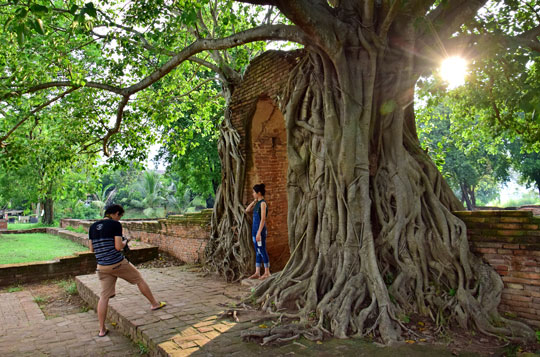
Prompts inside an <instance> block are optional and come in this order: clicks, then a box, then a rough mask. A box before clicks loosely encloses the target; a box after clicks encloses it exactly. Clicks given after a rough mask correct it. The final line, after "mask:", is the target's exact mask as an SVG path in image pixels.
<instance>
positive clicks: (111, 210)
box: [103, 205, 124, 217]
mask: <svg viewBox="0 0 540 357" xmlns="http://www.w3.org/2000/svg"><path fill="white" fill-rule="evenodd" d="M115 213H120V214H124V207H122V206H120V205H110V206H109V207H107V209H106V210H105V214H104V215H103V216H104V217H107V216H108V215H111V214H115Z"/></svg>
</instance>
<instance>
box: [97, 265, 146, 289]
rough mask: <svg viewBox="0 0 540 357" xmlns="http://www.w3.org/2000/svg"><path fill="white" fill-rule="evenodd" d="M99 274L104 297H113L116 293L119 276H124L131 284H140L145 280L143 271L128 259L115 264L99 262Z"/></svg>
mask: <svg viewBox="0 0 540 357" xmlns="http://www.w3.org/2000/svg"><path fill="white" fill-rule="evenodd" d="M97 275H98V278H99V282H100V283H101V297H102V298H111V297H113V296H114V295H115V286H116V279H117V278H122V279H124V280H125V281H127V282H128V283H130V284H138V283H139V282H141V281H143V278H142V276H141V273H139V271H138V270H137V268H135V267H134V266H133V264H131V263H130V262H128V261H127V260H126V259H124V260H122V261H121V262H120V263H116V264H113V265H99V264H98V266H97Z"/></svg>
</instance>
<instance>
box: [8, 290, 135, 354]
mask: <svg viewBox="0 0 540 357" xmlns="http://www.w3.org/2000/svg"><path fill="white" fill-rule="evenodd" d="M97 331H98V321H97V316H96V314H95V313H94V312H92V311H90V312H85V313H79V314H73V315H67V316H63V317H56V318H53V319H50V320H46V319H45V316H44V315H43V313H42V312H41V310H40V309H39V306H38V305H37V304H36V303H35V302H34V301H33V297H32V295H31V294H30V293H29V292H27V291H19V292H14V293H1V294H0V356H134V355H136V354H138V352H139V348H137V347H136V346H135V345H134V344H133V343H132V342H131V341H130V340H129V339H128V338H127V337H125V336H123V335H122V334H119V333H110V336H106V337H103V338H98V337H97V336H96V335H97Z"/></svg>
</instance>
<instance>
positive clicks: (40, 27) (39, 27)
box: [34, 19, 45, 35]
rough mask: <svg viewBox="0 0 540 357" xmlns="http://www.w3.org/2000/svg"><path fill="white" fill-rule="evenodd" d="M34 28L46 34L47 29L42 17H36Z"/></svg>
mask: <svg viewBox="0 0 540 357" xmlns="http://www.w3.org/2000/svg"><path fill="white" fill-rule="evenodd" d="M34 28H35V29H36V31H37V32H38V33H39V34H40V35H45V29H44V28H43V21H41V19H36V20H35V21H34Z"/></svg>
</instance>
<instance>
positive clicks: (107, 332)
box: [98, 329, 109, 337]
mask: <svg viewBox="0 0 540 357" xmlns="http://www.w3.org/2000/svg"><path fill="white" fill-rule="evenodd" d="M108 334H109V330H107V329H105V333H104V334H103V335H100V334H99V332H98V337H105V336H107V335H108Z"/></svg>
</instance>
